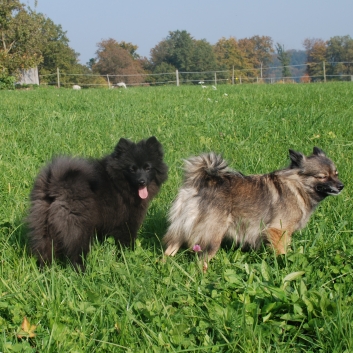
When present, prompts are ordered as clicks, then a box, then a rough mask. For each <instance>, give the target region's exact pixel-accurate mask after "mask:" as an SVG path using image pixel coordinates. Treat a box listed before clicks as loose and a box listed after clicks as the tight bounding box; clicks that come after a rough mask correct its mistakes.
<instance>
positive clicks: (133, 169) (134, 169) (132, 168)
mask: <svg viewBox="0 0 353 353" xmlns="http://www.w3.org/2000/svg"><path fill="white" fill-rule="evenodd" d="M136 170H137V168H136V166H134V165H133V166H132V167H130V172H131V173H135V172H136Z"/></svg>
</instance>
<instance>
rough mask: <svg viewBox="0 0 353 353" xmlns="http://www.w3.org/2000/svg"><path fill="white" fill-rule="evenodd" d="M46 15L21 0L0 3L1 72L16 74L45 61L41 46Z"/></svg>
mask: <svg viewBox="0 0 353 353" xmlns="http://www.w3.org/2000/svg"><path fill="white" fill-rule="evenodd" d="M44 20H45V19H44V16H43V15H41V14H37V13H36V12H35V11H32V10H31V9H30V8H29V7H26V6H25V5H24V4H22V3H21V2H20V1H19V0H7V1H1V2H0V42H1V48H0V70H1V71H2V72H6V73H8V74H15V73H16V72H18V69H29V68H31V67H34V66H37V65H38V64H39V63H41V62H42V60H43V57H42V54H41V51H40V48H39V46H40V43H43V41H45V38H43V37H42V27H43V24H44Z"/></svg>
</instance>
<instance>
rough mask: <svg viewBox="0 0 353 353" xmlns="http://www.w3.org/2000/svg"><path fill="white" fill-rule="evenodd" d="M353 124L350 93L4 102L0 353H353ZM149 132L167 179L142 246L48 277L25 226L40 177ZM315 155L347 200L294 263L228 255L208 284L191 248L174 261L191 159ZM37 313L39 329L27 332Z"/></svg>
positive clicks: (263, 163) (342, 88)
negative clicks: (54, 166) (177, 218)
mask: <svg viewBox="0 0 353 353" xmlns="http://www.w3.org/2000/svg"><path fill="white" fill-rule="evenodd" d="M352 121H353V85H352V83H327V84H310V85H304V84H292V85H290V84H288V85H236V86H229V85H224V86H218V89H217V90H213V89H212V88H211V87H208V88H207V89H201V87H199V86H195V87H145V88H137V87H136V88H129V89H126V90H117V89H115V90H108V89H106V90H105V89H101V90H94V89H91V90H81V91H73V90H69V89H54V88H52V89H36V90H30V91H2V92H0V122H1V131H0V172H1V178H0V187H1V189H0V227H1V230H0V352H91V353H93V352H131V353H136V352H249V353H252V352H285V353H289V352H328V353H332V352H337V353H341V352H346V353H348V352H352V351H353V328H352V327H353V326H352V325H353V269H352V259H353V234H352V232H353V214H352V196H351V195H352V183H353V180H352V175H353V160H352V157H353V153H352V152H353V132H352V131H353V123H352ZM150 135H155V136H156V137H157V138H158V139H159V140H160V141H161V142H162V144H163V146H164V150H165V157H166V162H167V164H168V166H169V168H170V172H169V179H168V181H167V182H166V183H165V184H164V186H163V187H162V190H161V192H160V194H159V195H158V196H157V197H156V198H155V199H154V201H153V202H152V204H151V207H150V209H149V212H148V215H147V217H146V219H145V222H144V224H143V226H142V228H141V230H140V233H139V239H138V241H137V246H136V249H135V251H131V250H129V249H119V248H117V247H116V246H115V245H114V242H113V241H112V239H111V238H108V239H107V240H106V241H105V242H104V243H103V244H99V243H97V242H96V243H95V244H93V246H92V250H91V252H90V254H89V256H88V258H87V270H86V272H85V273H84V274H83V275H82V274H77V273H76V272H75V271H74V270H73V269H72V268H71V267H70V266H65V265H62V264H59V263H58V264H54V265H53V266H52V267H50V268H46V269H44V270H43V271H39V270H38V268H37V266H36V262H35V259H34V258H31V257H30V256H29V255H27V252H26V251H27V250H26V226H25V224H24V221H23V219H24V218H25V217H26V214H27V211H28V206H29V202H28V195H29V192H30V189H31V186H32V183H33V179H34V177H35V176H36V174H37V173H38V171H39V169H40V168H41V167H42V166H43V165H44V164H45V163H46V161H48V160H50V159H51V157H52V156H53V155H58V154H70V155H77V156H84V157H88V156H93V157H100V156H102V155H105V154H108V153H110V152H111V151H112V149H113V148H114V146H115V144H116V143H117V141H118V140H119V138H120V137H126V138H130V139H132V140H134V141H138V140H140V139H141V138H146V137H148V136H150ZM314 146H318V147H320V148H322V149H323V150H324V151H325V152H326V153H327V155H328V156H329V157H330V158H332V160H333V161H334V162H335V163H336V165H337V167H338V170H339V172H340V179H341V180H342V181H343V183H344V184H345V189H344V190H343V192H342V194H341V195H339V196H337V197H329V198H327V199H326V200H324V201H323V202H322V203H321V204H320V206H319V207H318V209H317V210H316V211H315V213H314V216H313V217H312V218H311V220H310V222H309V223H308V225H307V227H306V228H305V229H304V230H303V231H301V232H298V233H296V234H295V235H294V237H293V243H292V247H291V249H290V250H289V252H288V254H287V255H286V256H282V257H278V258H276V257H275V256H274V255H273V253H272V251H271V249H266V248H263V249H261V250H260V251H258V252H249V253H243V252H241V251H240V250H238V249H233V248H231V249H227V248H224V249H222V250H220V251H219V252H218V253H217V255H216V257H215V258H214V259H213V260H212V261H211V264H210V267H209V270H208V272H207V273H206V274H203V273H202V270H201V269H200V266H199V263H198V261H197V259H196V256H195V254H193V253H190V252H189V251H186V250H185V251H180V252H179V253H178V254H177V255H176V256H175V257H174V258H168V259H167V261H166V262H163V261H161V260H162V254H163V249H162V245H161V238H162V236H163V234H164V233H165V231H166V228H167V220H166V217H167V212H168V209H169V207H170V205H171V202H172V201H173V199H174V197H175V196H176V194H177V190H178V187H179V185H180V183H181V180H182V169H181V167H182V159H183V158H186V157H189V156H190V155H195V154H198V153H200V152H205V151H211V150H213V151H216V152H219V153H222V154H223V156H224V157H225V158H226V159H227V160H228V161H229V164H230V166H231V167H233V168H235V169H238V170H240V171H242V172H243V173H245V174H250V173H265V172H270V171H272V170H275V169H278V168H282V167H284V166H286V165H287V164H288V163H289V159H288V149H289V148H291V149H295V150H299V151H301V152H303V153H305V154H310V153H311V152H312V148H313V147H314ZM24 317H27V319H28V321H29V322H30V325H35V326H36V327H29V326H27V327H26V326H25V327H23V328H22V330H21V323H22V322H23V320H24ZM32 333H33V334H35V336H34V335H32ZM18 335H20V336H22V338H19V337H18ZM30 336H34V337H30Z"/></svg>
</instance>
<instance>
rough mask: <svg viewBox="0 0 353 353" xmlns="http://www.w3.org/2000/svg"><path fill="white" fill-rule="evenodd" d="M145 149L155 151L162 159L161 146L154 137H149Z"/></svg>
mask: <svg viewBox="0 0 353 353" xmlns="http://www.w3.org/2000/svg"><path fill="white" fill-rule="evenodd" d="M146 147H147V148H150V149H152V150H155V151H157V152H158V154H159V155H160V156H162V157H163V149H162V145H161V143H160V142H159V141H158V140H157V138H156V137H155V136H151V137H149V138H148V139H147V140H146Z"/></svg>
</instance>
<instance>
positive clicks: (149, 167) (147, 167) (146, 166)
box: [143, 165, 151, 172]
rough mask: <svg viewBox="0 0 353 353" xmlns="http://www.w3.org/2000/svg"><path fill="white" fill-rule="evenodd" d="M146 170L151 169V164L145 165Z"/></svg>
mask: <svg viewBox="0 0 353 353" xmlns="http://www.w3.org/2000/svg"><path fill="white" fill-rule="evenodd" d="M143 169H144V170H145V171H146V172H149V171H150V170H151V166H149V165H145V167H144V168H143Z"/></svg>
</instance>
